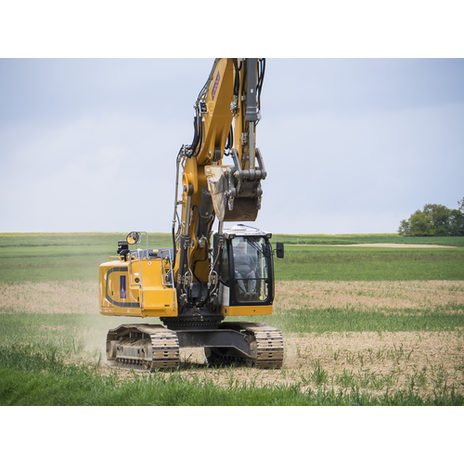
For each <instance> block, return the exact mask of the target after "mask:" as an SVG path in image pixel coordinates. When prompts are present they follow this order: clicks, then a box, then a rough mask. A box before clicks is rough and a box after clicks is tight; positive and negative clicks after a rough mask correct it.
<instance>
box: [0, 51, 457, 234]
mask: <svg viewBox="0 0 464 464" xmlns="http://www.w3.org/2000/svg"><path fill="white" fill-rule="evenodd" d="M212 64H213V59H0V160H1V166H2V182H1V183H0V195H1V198H2V201H1V202H0V231H1V232H112V231H114V232H126V231H129V230H148V231H151V232H169V231H170V229H171V220H172V212H173V202H174V181H175V159H176V155H177V152H178V150H179V148H180V146H181V145H182V144H183V143H187V144H188V143H190V142H191V141H192V138H193V115H194V111H193V105H194V102H195V99H196V96H197V94H198V92H199V90H200V89H201V87H202V86H203V84H204V82H205V81H206V79H207V77H208V74H209V71H210V69H211V66H212ZM463 82H464V60H463V59H290V58H289V59H277V58H273V59H268V60H267V62H266V75H265V79H264V87H263V91H262V96H261V115H262V119H261V121H260V123H259V125H258V127H257V146H258V147H259V148H260V150H261V153H262V155H263V158H264V163H265V165H266V169H267V171H268V177H267V178H266V180H265V181H264V182H263V183H262V187H263V191H264V194H263V200H262V209H261V211H260V213H259V215H258V219H257V221H256V223H255V224H254V225H256V226H258V227H260V228H262V229H264V230H267V231H271V232H274V233H300V234H315V233H326V234H336V233H390V232H396V231H397V230H398V226H399V224H400V221H401V220H402V219H406V218H408V217H409V215H410V214H411V213H413V212H414V211H415V210H416V209H421V208H422V207H423V206H424V205H425V204H426V203H439V204H444V205H446V206H448V207H449V208H455V207H457V201H458V200H459V199H461V198H462V197H463V196H464V187H463V186H464V182H463V180H462V178H463V172H464V131H463V127H464V85H463Z"/></svg>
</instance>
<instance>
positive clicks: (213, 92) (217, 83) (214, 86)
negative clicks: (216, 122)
mask: <svg viewBox="0 0 464 464" xmlns="http://www.w3.org/2000/svg"><path fill="white" fill-rule="evenodd" d="M220 78H221V76H220V75H219V71H218V73H217V74H216V79H215V80H214V85H213V90H211V98H212V99H213V100H214V97H215V96H216V92H217V89H218V87H219V79H220Z"/></svg>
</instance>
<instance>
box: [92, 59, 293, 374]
mask: <svg viewBox="0 0 464 464" xmlns="http://www.w3.org/2000/svg"><path fill="white" fill-rule="evenodd" d="M264 73H265V60H264V59H250V58H234V59H233V58H227V59H226V58H221V59H216V60H215V61H214V64H213V67H212V70H211V72H210V75H209V77H208V80H207V81H206V83H205V85H204V86H203V88H202V89H201V91H200V93H199V95H198V98H197V100H196V104H195V106H194V108H195V116H194V137H193V141H192V143H191V144H190V145H182V147H181V148H180V150H179V153H178V155H177V160H176V181H175V200H174V214H173V221H172V241H173V246H172V248H158V249H154V248H149V247H148V234H147V233H146V232H139V231H134V232H130V233H129V234H128V235H127V236H126V239H125V240H121V241H119V242H118V249H117V254H118V256H117V258H116V259H114V260H110V261H109V262H106V263H103V264H101V265H100V269H99V299H100V313H101V314H103V315H108V316H137V317H158V318H160V321H161V322H162V323H163V324H164V325H161V324H124V325H120V326H119V327H117V328H116V329H113V330H110V331H109V332H108V335H107V341H106V352H107V359H108V363H109V364H110V365H112V366H115V367H126V368H127V367H129V368H138V369H147V370H153V369H163V368H175V367H177V366H178V365H179V349H180V348H181V347H202V348H204V352H205V355H206V360H207V362H208V364H209V365H225V364H230V363H234V364H244V365H247V366H255V367H260V368H280V367H281V366H282V362H283V352H284V347H283V339H282V333H281V331H280V330H279V329H277V328H275V327H271V326H269V325H267V324H264V323H253V322H223V320H224V318H225V317H226V316H262V315H267V314H271V313H272V303H273V300H274V265H273V255H274V251H273V249H272V246H271V243H270V238H271V234H270V233H267V232H263V231H261V230H258V229H256V228H255V227H251V226H249V225H248V226H246V225H243V224H238V225H235V226H234V227H232V228H230V229H225V228H224V222H228V221H229V222H235V223H236V222H241V221H254V220H255V219H256V217H257V214H258V210H259V209H260V206H261V197H262V189H261V181H262V180H264V179H265V178H266V170H265V167H264V162H263V158H262V155H261V153H260V151H259V149H258V148H257V147H256V126H257V124H258V122H259V120H260V106H261V90H262V86H263V79H264ZM215 220H217V232H215V233H213V225H214V223H215ZM142 244H145V246H143V245H142ZM276 255H277V257H283V255H284V251H283V244H282V243H277V246H276Z"/></svg>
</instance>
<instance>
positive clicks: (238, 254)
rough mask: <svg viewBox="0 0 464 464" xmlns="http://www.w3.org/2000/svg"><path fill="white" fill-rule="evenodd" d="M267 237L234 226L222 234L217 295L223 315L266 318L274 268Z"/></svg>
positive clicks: (246, 228) (272, 297)
mask: <svg viewBox="0 0 464 464" xmlns="http://www.w3.org/2000/svg"><path fill="white" fill-rule="evenodd" d="M270 238H271V234H270V233H266V232H263V231H261V230H259V229H255V228H252V227H246V226H243V225H239V226H235V227H234V228H232V229H230V230H226V231H224V239H225V243H224V246H223V248H222V255H221V264H220V273H219V274H220V278H219V280H220V289H219V295H220V300H221V305H222V312H223V314H225V315H245V314H270V313H271V311H272V302H273V300H274V266H273V257H272V246H271V243H270V241H269V239H270Z"/></svg>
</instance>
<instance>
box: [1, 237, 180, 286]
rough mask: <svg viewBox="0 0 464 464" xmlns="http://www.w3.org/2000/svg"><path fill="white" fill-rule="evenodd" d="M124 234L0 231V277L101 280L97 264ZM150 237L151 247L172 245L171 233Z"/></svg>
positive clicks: (113, 252) (12, 279)
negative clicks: (19, 232) (4, 232)
mask: <svg viewBox="0 0 464 464" xmlns="http://www.w3.org/2000/svg"><path fill="white" fill-rule="evenodd" d="M125 235H126V234H123V233H121V234H0V281H1V282H23V281H33V282H37V281H48V280H98V266H99V265H100V264H101V263H102V262H105V261H108V258H109V256H115V255H116V249H117V245H118V240H124V238H125ZM149 237H150V241H149V246H150V247H153V248H168V247H172V241H171V236H170V235H169V234H150V236H149ZM143 246H145V242H143Z"/></svg>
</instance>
